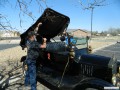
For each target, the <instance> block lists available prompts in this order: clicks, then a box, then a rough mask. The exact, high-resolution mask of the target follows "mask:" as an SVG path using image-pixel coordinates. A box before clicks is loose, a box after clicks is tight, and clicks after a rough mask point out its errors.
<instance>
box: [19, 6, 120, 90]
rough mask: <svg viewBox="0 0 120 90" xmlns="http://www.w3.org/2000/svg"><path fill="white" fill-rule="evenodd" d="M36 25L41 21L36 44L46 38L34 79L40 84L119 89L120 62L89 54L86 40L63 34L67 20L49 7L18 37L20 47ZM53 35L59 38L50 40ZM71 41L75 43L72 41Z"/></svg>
mask: <svg viewBox="0 0 120 90" xmlns="http://www.w3.org/2000/svg"><path fill="white" fill-rule="evenodd" d="M39 22H42V26H41V27H39V30H38V32H37V33H38V35H37V42H39V43H42V37H46V38H47V47H46V49H41V50H40V51H39V58H38V59H37V80H38V81H39V82H40V83H42V84H43V85H45V86H47V87H48V88H50V89H53V90H57V89H58V90H104V88H105V87H114V86H118V87H119V85H120V81H119V76H120V67H119V62H118V61H117V60H116V59H115V58H114V57H105V56H98V55H93V54H89V53H88V50H89V48H88V44H87V43H88V42H87V41H88V38H87V37H86V38H77V37H72V36H71V35H69V34H68V33H67V34H66V35H64V34H63V32H65V31H66V30H67V27H68V25H69V22H70V18H69V17H68V16H65V15H63V14H61V13H59V12H56V11H54V10H52V9H50V8H47V9H46V10H45V11H44V13H43V14H42V15H41V17H40V18H38V20H37V21H36V22H35V23H34V24H33V25H32V26H31V27H30V28H28V30H26V31H25V32H24V33H23V34H21V35H20V37H21V41H20V46H21V47H22V48H24V47H25V45H26V44H25V43H26V40H27V33H28V32H29V31H31V30H33V29H31V28H35V27H36V25H37V24H38V23H39ZM66 32H67V31H66ZM56 36H59V37H58V38H59V40H57V41H56V40H54V39H53V38H54V37H56ZM66 37H67V40H66ZM71 38H73V39H74V40H73V41H71ZM66 42H67V43H66ZM22 59H23V57H22Z"/></svg>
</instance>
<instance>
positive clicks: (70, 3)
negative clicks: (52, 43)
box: [0, 0, 120, 32]
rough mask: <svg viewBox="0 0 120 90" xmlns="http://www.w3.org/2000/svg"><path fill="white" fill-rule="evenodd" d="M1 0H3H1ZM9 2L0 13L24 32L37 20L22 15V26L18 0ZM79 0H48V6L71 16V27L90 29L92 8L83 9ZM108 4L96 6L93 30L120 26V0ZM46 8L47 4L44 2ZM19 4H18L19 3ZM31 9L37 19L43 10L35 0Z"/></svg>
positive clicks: (111, 0)
mask: <svg viewBox="0 0 120 90" xmlns="http://www.w3.org/2000/svg"><path fill="white" fill-rule="evenodd" d="M0 1H1V0H0ZM9 1H10V2H9V3H4V5H1V6H0V13H2V14H3V15H5V16H6V17H7V19H8V20H9V21H10V22H11V25H12V26H13V27H16V28H18V29H19V31H21V32H23V31H25V29H27V28H29V26H31V25H32V24H33V23H34V22H35V21H33V20H32V19H31V18H29V17H27V16H25V15H24V16H22V15H21V17H22V27H20V19H19V8H18V7H17V8H16V7H15V6H16V0H9ZM78 1H79V0H47V2H46V3H47V6H48V7H49V8H52V9H54V10H56V11H58V12H60V13H62V14H65V15H67V16H68V17H70V24H69V26H68V28H69V29H86V30H90V20H91V19H90V16H91V11H90V10H83V9H82V8H81V6H80V3H79V2H78ZM82 1H84V2H83V4H84V5H87V1H91V0H82ZM104 4H105V5H106V6H101V7H95V8H94V12H93V31H99V32H101V31H105V30H108V29H109V28H111V27H112V28H120V0H106V2H105V3H104ZM42 5H43V7H44V9H45V8H46V6H45V4H44V3H42ZM17 6H18V4H17ZM29 10H30V11H31V12H32V14H33V16H34V17H35V20H37V19H38V18H39V17H40V16H41V14H42V12H43V10H42V11H41V10H40V11H39V6H38V5H37V3H35V0H33V2H32V3H31V4H30V5H29Z"/></svg>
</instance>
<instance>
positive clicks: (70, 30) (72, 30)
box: [67, 29, 89, 33]
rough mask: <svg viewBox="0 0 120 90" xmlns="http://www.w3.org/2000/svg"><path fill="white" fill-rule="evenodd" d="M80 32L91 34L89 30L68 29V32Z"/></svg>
mask: <svg viewBox="0 0 120 90" xmlns="http://www.w3.org/2000/svg"><path fill="white" fill-rule="evenodd" d="M78 30H80V31H83V32H85V33H88V32H89V31H87V30H82V29H68V30H67V31H68V32H75V31H78Z"/></svg>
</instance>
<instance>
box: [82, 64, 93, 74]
mask: <svg viewBox="0 0 120 90" xmlns="http://www.w3.org/2000/svg"><path fill="white" fill-rule="evenodd" d="M80 74H83V75H86V76H92V75H93V66H92V65H87V64H82V63H81V64H80Z"/></svg>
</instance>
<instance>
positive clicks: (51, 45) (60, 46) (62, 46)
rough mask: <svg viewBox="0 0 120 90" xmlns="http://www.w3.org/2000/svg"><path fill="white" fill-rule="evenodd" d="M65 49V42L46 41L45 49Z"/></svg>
mask: <svg viewBox="0 0 120 90" xmlns="http://www.w3.org/2000/svg"><path fill="white" fill-rule="evenodd" d="M65 50H66V45H65V42H48V43H47V47H46V51H48V52H62V51H65Z"/></svg>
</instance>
